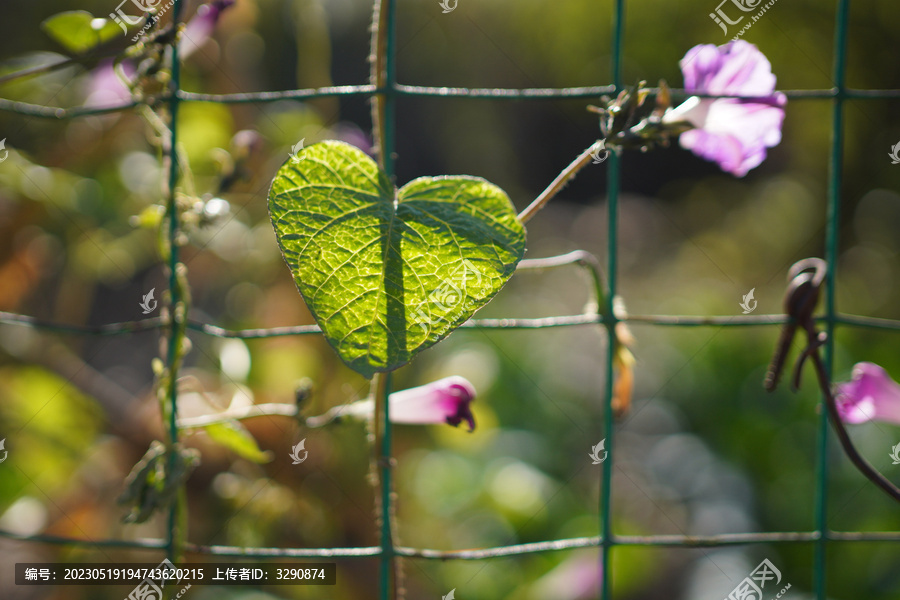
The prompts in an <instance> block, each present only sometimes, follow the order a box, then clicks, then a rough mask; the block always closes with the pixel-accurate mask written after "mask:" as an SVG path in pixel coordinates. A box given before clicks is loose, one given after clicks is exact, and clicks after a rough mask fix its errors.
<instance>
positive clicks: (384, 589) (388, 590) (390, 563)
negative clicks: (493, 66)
mask: <svg viewBox="0 0 900 600" xmlns="http://www.w3.org/2000/svg"><path fill="white" fill-rule="evenodd" d="M383 2H384V3H383V4H382V6H381V10H385V8H386V9H387V15H386V22H387V32H386V34H385V44H384V53H385V55H386V56H385V60H384V71H385V73H384V80H385V84H386V89H385V90H384V96H383V98H384V113H383V117H384V122H383V123H382V124H381V135H382V148H383V149H384V153H383V156H382V165H383V167H384V171H385V172H386V173H387V175H388V177H389V178H390V179H391V180H393V179H394V126H395V102H396V96H395V93H396V87H397V80H396V61H395V58H396V52H395V46H396V25H397V23H396V21H397V15H396V2H395V0H383ZM382 22H385V21H382ZM383 378H384V381H383V389H382V390H379V393H380V395H381V399H380V403H381V406H382V408H383V417H384V421H383V424H382V431H383V432H384V435H383V436H382V438H381V448H379V449H378V451H379V452H380V454H381V456H380V460H379V463H380V465H379V467H380V469H381V506H382V518H381V598H382V600H390V599H391V598H393V597H395V596H396V591H397V586H398V585H399V583H400V582H399V581H398V570H397V565H396V560H397V559H396V557H395V549H394V539H393V535H392V531H393V524H392V523H391V521H392V509H391V485H392V482H391V463H392V458H391V435H392V430H391V408H390V402H389V401H388V399H389V397H390V394H391V374H390V373H385V374H384V375H383ZM377 402H379V400H377V399H376V403H377ZM376 418H378V415H376Z"/></svg>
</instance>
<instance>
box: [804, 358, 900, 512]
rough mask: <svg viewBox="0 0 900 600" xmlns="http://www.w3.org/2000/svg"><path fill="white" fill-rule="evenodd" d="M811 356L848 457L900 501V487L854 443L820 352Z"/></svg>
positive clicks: (829, 414) (831, 417)
mask: <svg viewBox="0 0 900 600" xmlns="http://www.w3.org/2000/svg"><path fill="white" fill-rule="evenodd" d="M809 356H810V358H811V359H812V362H813V365H814V366H815V368H816V377H817V378H818V381H819V387H820V388H821V389H822V393H823V394H824V395H825V408H826V409H827V410H828V418H829V419H830V421H831V426H832V427H834V430H835V433H837V437H838V440H839V441H840V442H841V447H842V448H843V449H844V453H845V454H846V455H847V458H849V459H850V462H852V463H853V465H854V466H855V467H856V468H857V469H858V470H859V472H860V473H862V474H863V475H865V476H866V478H867V479H868V480H869V481H871V482H872V483H874V484H875V485H877V486H878V487H880V488H881V489H882V490H884V492H885V493H887V495H888V496H890V497H891V498H893V499H894V500H896V501H897V502H900V488H897V486H895V485H894V484H893V483H891V481H889V480H888V479H887V478H886V477H885V476H884V475H882V474H881V473H880V472H879V471H878V470H877V469H875V467H873V466H872V465H871V464H869V461H867V460H866V459H865V458H863V456H862V455H861V454H860V453H859V451H857V449H856V447H855V446H854V445H853V440H852V439H851V438H850V434H849V433H848V432H847V429H846V428H845V427H844V422H843V421H842V420H841V415H840V413H839V412H838V408H837V402H836V400H835V398H834V393H832V391H831V381H830V378H829V376H828V372H827V371H826V369H825V365H824V364H823V363H822V359H821V358H819V353H818V352H811V353H810V355H809Z"/></svg>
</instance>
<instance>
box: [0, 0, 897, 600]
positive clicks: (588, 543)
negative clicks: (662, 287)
mask: <svg viewBox="0 0 900 600" xmlns="http://www.w3.org/2000/svg"><path fill="white" fill-rule="evenodd" d="M184 4H185V2H184V0H174V4H173V8H172V20H173V22H174V23H178V22H179V21H180V19H181V15H182V12H183V9H184ZM380 4H381V6H380V10H381V13H380V17H379V22H380V26H379V27H376V31H375V35H376V36H379V35H381V36H383V41H384V55H383V56H381V57H377V58H376V60H383V71H381V72H380V73H377V74H376V76H375V77H373V80H372V81H371V82H370V83H369V84H366V85H354V86H335V87H328V88H318V89H296V90H288V91H281V92H262V93H235V94H223V95H214V94H201V93H192V92H186V91H183V90H182V89H181V79H180V63H179V57H178V47H177V44H174V43H172V44H170V48H171V53H172V54H171V65H170V68H171V93H170V94H168V95H167V97H166V98H164V101H165V103H166V104H167V108H168V111H169V112H170V114H171V120H170V122H169V125H168V126H169V128H170V135H171V138H170V139H171V142H172V143H171V144H170V146H169V160H168V168H169V171H168V198H167V215H168V217H169V218H168V221H167V225H168V231H167V237H168V246H169V254H168V257H167V262H168V269H169V274H170V275H169V288H170V292H171V306H173V307H176V306H178V305H179V303H180V302H181V300H182V295H183V293H184V289H183V287H182V285H183V284H182V283H181V282H179V280H178V277H179V249H178V244H177V243H176V238H177V236H178V233H179V232H178V219H177V218H173V215H175V214H176V203H175V199H176V193H175V190H176V187H177V185H178V183H179V178H180V169H179V164H178V161H177V160H175V159H174V157H173V153H174V152H175V148H176V146H177V140H178V112H179V106H180V105H181V104H183V103H189V102H215V103H226V104H246V103H265V102H275V101H278V100H284V99H294V100H309V99H314V98H320V97H338V96H340V97H347V96H357V97H363V98H377V99H378V101H379V102H380V103H381V107H382V110H383V122H382V123H381V125H382V127H383V130H382V131H381V135H382V140H381V144H382V150H383V160H384V167H385V170H386V171H387V172H388V173H389V174H393V172H394V169H393V160H394V159H393V153H394V148H395V140H394V128H395V127H394V126H395V122H396V118H397V117H396V114H395V103H396V100H397V99H398V98H399V97H401V96H408V97H428V96H439V97H462V98H494V99H521V100H533V99H547V98H569V99H571V98H596V97H597V96H600V95H602V94H609V93H616V92H617V91H619V90H621V89H623V85H624V82H623V80H622V62H623V53H622V49H623V41H624V25H625V11H626V0H614V2H613V3H612V4H611V7H610V10H612V11H613V16H614V19H613V29H612V79H613V81H612V83H611V84H609V85H601V86H595V87H579V88H552V89H551V88H531V89H489V88H482V89H472V88H436V87H423V86H411V85H403V84H401V83H399V82H398V81H397V78H396V62H395V55H396V32H395V26H396V21H397V18H396V17H397V15H396V10H397V6H396V5H397V3H396V1H395V0H382V1H381V2H380ZM837 4H838V10H837V14H836V21H835V28H834V64H833V69H832V75H831V78H832V80H833V87H832V88H830V89H822V90H802V91H788V92H786V95H787V96H788V97H789V98H797V99H819V100H828V101H830V102H831V105H832V124H831V132H832V141H831V148H830V164H829V173H830V174H829V182H828V204H827V207H828V208H827V224H826V243H825V260H826V261H827V263H828V264H829V265H834V264H835V263H836V260H837V252H838V231H839V227H840V222H839V219H840V207H841V178H842V147H843V127H844V104H845V102H846V101H847V100H849V99H877V98H900V90H859V89H848V88H847V87H846V85H845V65H846V61H847V35H848V31H847V30H848V14H849V8H850V0H838V3H837ZM602 9H603V10H605V9H606V8H605V5H604V8H602ZM598 10H601V8H598ZM136 106H140V103H138V102H129V103H126V104H124V105H120V106H116V107H112V108H107V109H101V110H97V109H88V108H68V109H62V108H53V107H47V106H38V105H33V104H26V103H22V102H15V101H12V100H8V99H3V98H0V110H4V111H9V112H13V113H16V114H19V115H23V116H31V117H41V118H49V119H75V118H79V117H85V116H89V115H95V114H100V113H104V112H114V111H124V110H129V109H131V108H134V107H136ZM620 163H621V158H620V157H619V156H618V155H616V154H615V153H613V154H611V156H610V159H609V161H608V180H607V198H608V203H607V210H608V227H607V231H606V235H607V245H608V253H607V257H608V259H607V264H606V276H607V282H608V293H607V294H605V302H606V303H607V306H605V307H599V312H598V313H595V314H590V313H586V314H581V315H572V316H567V317H552V318H543V319H473V320H472V321H469V322H468V323H466V324H465V325H464V326H463V327H465V328H480V329H544V328H551V327H569V326H583V325H598V324H602V325H605V326H606V329H607V331H608V343H609V347H612V346H613V344H614V334H613V327H614V325H615V324H616V322H617V318H616V317H615V316H614V315H615V314H616V313H615V312H614V310H613V305H612V302H613V298H614V296H615V294H616V285H617V264H618V242H617V213H618V208H619V206H618V200H619V189H620V166H621V165H620ZM831 269H832V272H830V273H829V277H828V279H827V288H826V295H825V303H824V315H823V316H821V317H819V320H820V321H821V322H823V323H824V326H825V329H826V331H827V333H828V342H827V345H826V347H825V351H826V365H827V368H828V369H829V371H830V370H831V366H832V360H833V354H834V345H833V340H834V332H835V328H836V327H837V326H838V325H846V326H853V327H872V328H880V329H893V330H900V322H897V321H889V320H882V319H873V318H866V317H857V316H850V315H842V314H839V313H838V312H837V310H836V306H835V277H834V272H833V267H832V268H831ZM602 315H610V316H608V317H603V316H602ZM621 320H622V321H625V322H641V323H645V324H650V325H656V326H675V327H697V326H699V327H703V326H717V327H722V326H738V327H741V326H768V327H772V326H778V325H780V324H783V323H785V322H786V318H785V317H783V316H778V315H752V316H743V317H732V316H729V317H674V316H629V317H622V318H621ZM0 323H4V324H17V325H27V326H30V327H33V328H36V329H40V330H43V331H46V332H50V333H58V334H73V335H97V336H108V335H126V334H131V333H135V332H139V331H146V330H161V331H164V332H166V333H167V334H168V337H167V340H168V341H167V343H168V346H167V351H166V357H165V358H166V363H167V366H168V367H169V369H170V377H169V378H168V382H167V384H168V389H167V397H168V402H169V406H170V408H169V410H168V415H167V417H168V429H169V436H170V438H171V441H172V442H175V441H177V440H178V436H179V430H178V427H177V424H176V419H177V393H178V390H177V386H176V375H177V369H178V362H179V360H180V359H179V356H178V348H177V344H178V341H179V339H180V338H181V337H183V336H184V334H185V332H186V330H193V331H196V332H199V333H202V334H205V335H208V336H214V337H223V338H228V337H235V338H245V339H249V338H267V337H275V336H292V335H317V334H318V333H319V329H318V327H317V326H314V325H311V326H310V325H304V326H297V327H281V328H273V329H252V330H251V329H248V330H237V331H235V330H226V329H223V328H221V327H218V326H216V325H213V324H209V323H202V322H198V321H195V320H190V319H188V318H187V317H186V315H184V314H180V313H179V312H178V311H177V310H174V311H170V313H169V316H165V317H158V318H149V319H145V320H142V321H136V322H128V323H112V324H109V325H104V326H100V327H86V326H70V325H63V324H57V323H49V322H44V321H39V320H36V319H34V318H31V317H27V316H24V315H18V314H11V313H0ZM605 373H606V389H605V391H604V393H605V398H606V402H605V408H604V415H605V418H604V422H605V431H604V437H605V439H606V441H607V449H608V450H609V451H610V453H611V454H615V435H614V434H615V427H614V421H613V413H612V406H611V402H610V399H611V398H612V391H613V389H612V388H613V379H614V377H613V357H612V355H611V353H607V356H606V360H605ZM389 392H390V379H389V378H386V381H385V385H384V389H383V390H381V393H383V394H384V395H385V396H386V395H387V394H388V393H389ZM382 416H383V422H382V424H381V426H382V427H383V436H382V437H381V440H380V442H381V443H380V447H378V448H377V449H376V452H377V453H378V454H379V455H380V457H381V459H382V460H381V461H380V463H379V464H380V470H381V476H382V481H383V483H384V485H383V486H382V495H381V502H382V505H383V508H384V510H383V514H384V515H386V516H387V518H384V519H382V524H381V530H380V544H379V545H378V546H371V547H354V548H253V547H226V546H210V545H198V544H193V543H190V542H186V543H184V544H183V545H182V546H181V548H183V550H184V551H187V552H189V553H193V554H197V555H208V556H218V557H241V558H245V559H265V558H275V557H281V558H320V559H321V558H344V559H365V558H378V559H379V560H380V564H381V569H380V585H379V594H378V597H379V598H381V599H382V600H386V599H388V598H390V597H392V593H393V592H392V589H391V580H392V577H393V575H392V572H391V569H392V565H393V562H394V560H395V557H415V558H422V559H434V560H449V559H454V560H483V559H490V558H498V557H510V556H519V555H525V554H530V553H538V552H548V551H560V550H566V549H572V548H584V547H596V548H599V550H600V560H599V564H598V568H600V569H602V572H603V573H607V574H609V573H612V569H611V557H612V555H613V552H614V551H615V549H616V547H623V546H659V547H683V548H709V547H719V546H729V545H746V544H773V543H795V544H796V543H803V544H811V545H813V547H814V557H815V558H814V581H813V587H814V593H815V597H816V598H817V599H818V600H825V598H826V573H827V569H826V545H827V544H828V542H829V541H857V542H859V541H881V542H897V543H900V533H891V532H882V533H861V532H835V531H830V530H829V527H828V520H827V493H826V492H827V483H828V478H829V465H828V462H827V449H828V444H829V433H828V421H827V415H826V413H825V412H824V411H822V414H821V417H820V419H819V423H818V438H817V439H818V443H817V473H816V494H815V502H816V506H815V528H814V529H813V530H812V531H805V532H784V533H746V534H728V535H712V536H687V535H650V536H634V535H619V534H615V533H614V532H613V523H612V512H611V504H612V482H613V478H612V477H613V470H614V466H613V461H612V460H609V461H605V462H604V463H603V465H602V475H601V482H600V484H601V494H600V503H599V506H598V507H597V509H598V513H599V522H600V524H601V528H600V531H599V532H598V535H596V536H592V537H581V538H571V539H559V540H552V541H546V542H538V543H527V544H517V545H508V546H502V547H494V548H484V549H477V550H457V551H437V550H428V549H422V548H412V547H405V546H401V545H396V544H394V543H393V540H392V537H391V523H390V515H391V514H392V513H391V510H390V505H391V502H392V498H391V493H390V489H391V486H390V477H391V470H390V460H389V459H390V457H391V424H390V420H389V416H388V415H387V414H386V412H385V414H384V415H382ZM176 513H177V506H175V505H173V507H172V509H171V510H170V513H169V516H168V525H169V526H168V533H167V536H166V538H165V539H158V540H140V541H126V540H100V541H88V540H78V539H71V538H62V537H56V536H49V535H32V536H20V535H15V534H11V533H9V532H0V536H5V537H8V538H13V539H18V540H24V541H32V542H37V543H45V544H59V545H66V546H79V545H83V546H92V547H98V548H132V549H157V550H163V551H165V552H166V554H167V556H169V557H175V556H177V555H178V554H179V549H180V548H179V541H178V535H179V532H178V527H179V523H178V519H179V517H178V515H177V514H176ZM183 525H184V524H181V526H183ZM611 579H612V578H611V577H603V578H602V589H601V598H602V600H609V599H610V598H612V591H611Z"/></svg>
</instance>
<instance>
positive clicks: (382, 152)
mask: <svg viewBox="0 0 900 600" xmlns="http://www.w3.org/2000/svg"><path fill="white" fill-rule="evenodd" d="M386 2H387V0H375V4H374V9H373V14H372V42H371V44H372V46H371V54H370V55H369V61H370V62H371V63H372V67H371V72H370V75H369V83H370V84H371V85H373V86H375V94H373V95H372V138H373V142H374V144H375V149H376V150H377V155H378V163H379V164H380V165H381V168H382V169H386V162H387V160H388V159H387V156H388V148H387V144H386V143H385V96H384V90H385V89H386V88H387V51H386V50H387V38H388V35H387V30H388V10H387V7H386V6H384V4H386Z"/></svg>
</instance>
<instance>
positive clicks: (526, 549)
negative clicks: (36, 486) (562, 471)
mask: <svg viewBox="0 0 900 600" xmlns="http://www.w3.org/2000/svg"><path fill="white" fill-rule="evenodd" d="M0 537H3V538H8V539H13V540H18V541H22V542H33V543H43V544H52V545H68V546H97V547H105V548H110V547H112V548H132V549H147V550H154V549H163V548H165V545H166V542H165V540H162V539H141V540H98V541H94V540H82V539H77V538H67V537H61V536H52V535H31V536H25V535H19V534H16V533H12V532H9V531H0ZM821 537H822V536H821V534H820V533H819V532H817V531H784V532H763V533H729V534H720V535H706V536H692V535H621V536H614V537H613V538H612V540H611V541H610V543H611V544H615V545H618V546H656V547H668V548H716V547H722V546H740V545H746V544H791V543H794V544H796V543H811V542H816V541H818V540H819V539H821ZM825 539H827V540H829V541H842V542H900V532H898V531H868V532H862V531H828V532H826V534H825ZM600 543H601V538H600V536H593V537H579V538H567V539H561V540H549V541H544V542H532V543H527V544H513V545H509V546H498V547H493V548H478V549H468V550H433V549H428V548H410V547H407V546H396V547H395V548H394V552H395V553H396V554H397V555H399V556H404V557H407V558H426V559H439V560H482V559H487V558H502V557H507V556H520V555H523V554H534V553H538V552H548V551H561V550H571V549H574V548H592V547H597V546H599V545H600ZM185 549H186V550H187V551H188V552H190V553H193V554H200V555H206V556H235V557H245V558H273V557H283V558H373V557H377V556H379V555H380V554H381V548H380V547H379V546H364V547H358V548H266V547H245V546H221V545H202V544H192V543H187V544H186V545H185Z"/></svg>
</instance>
